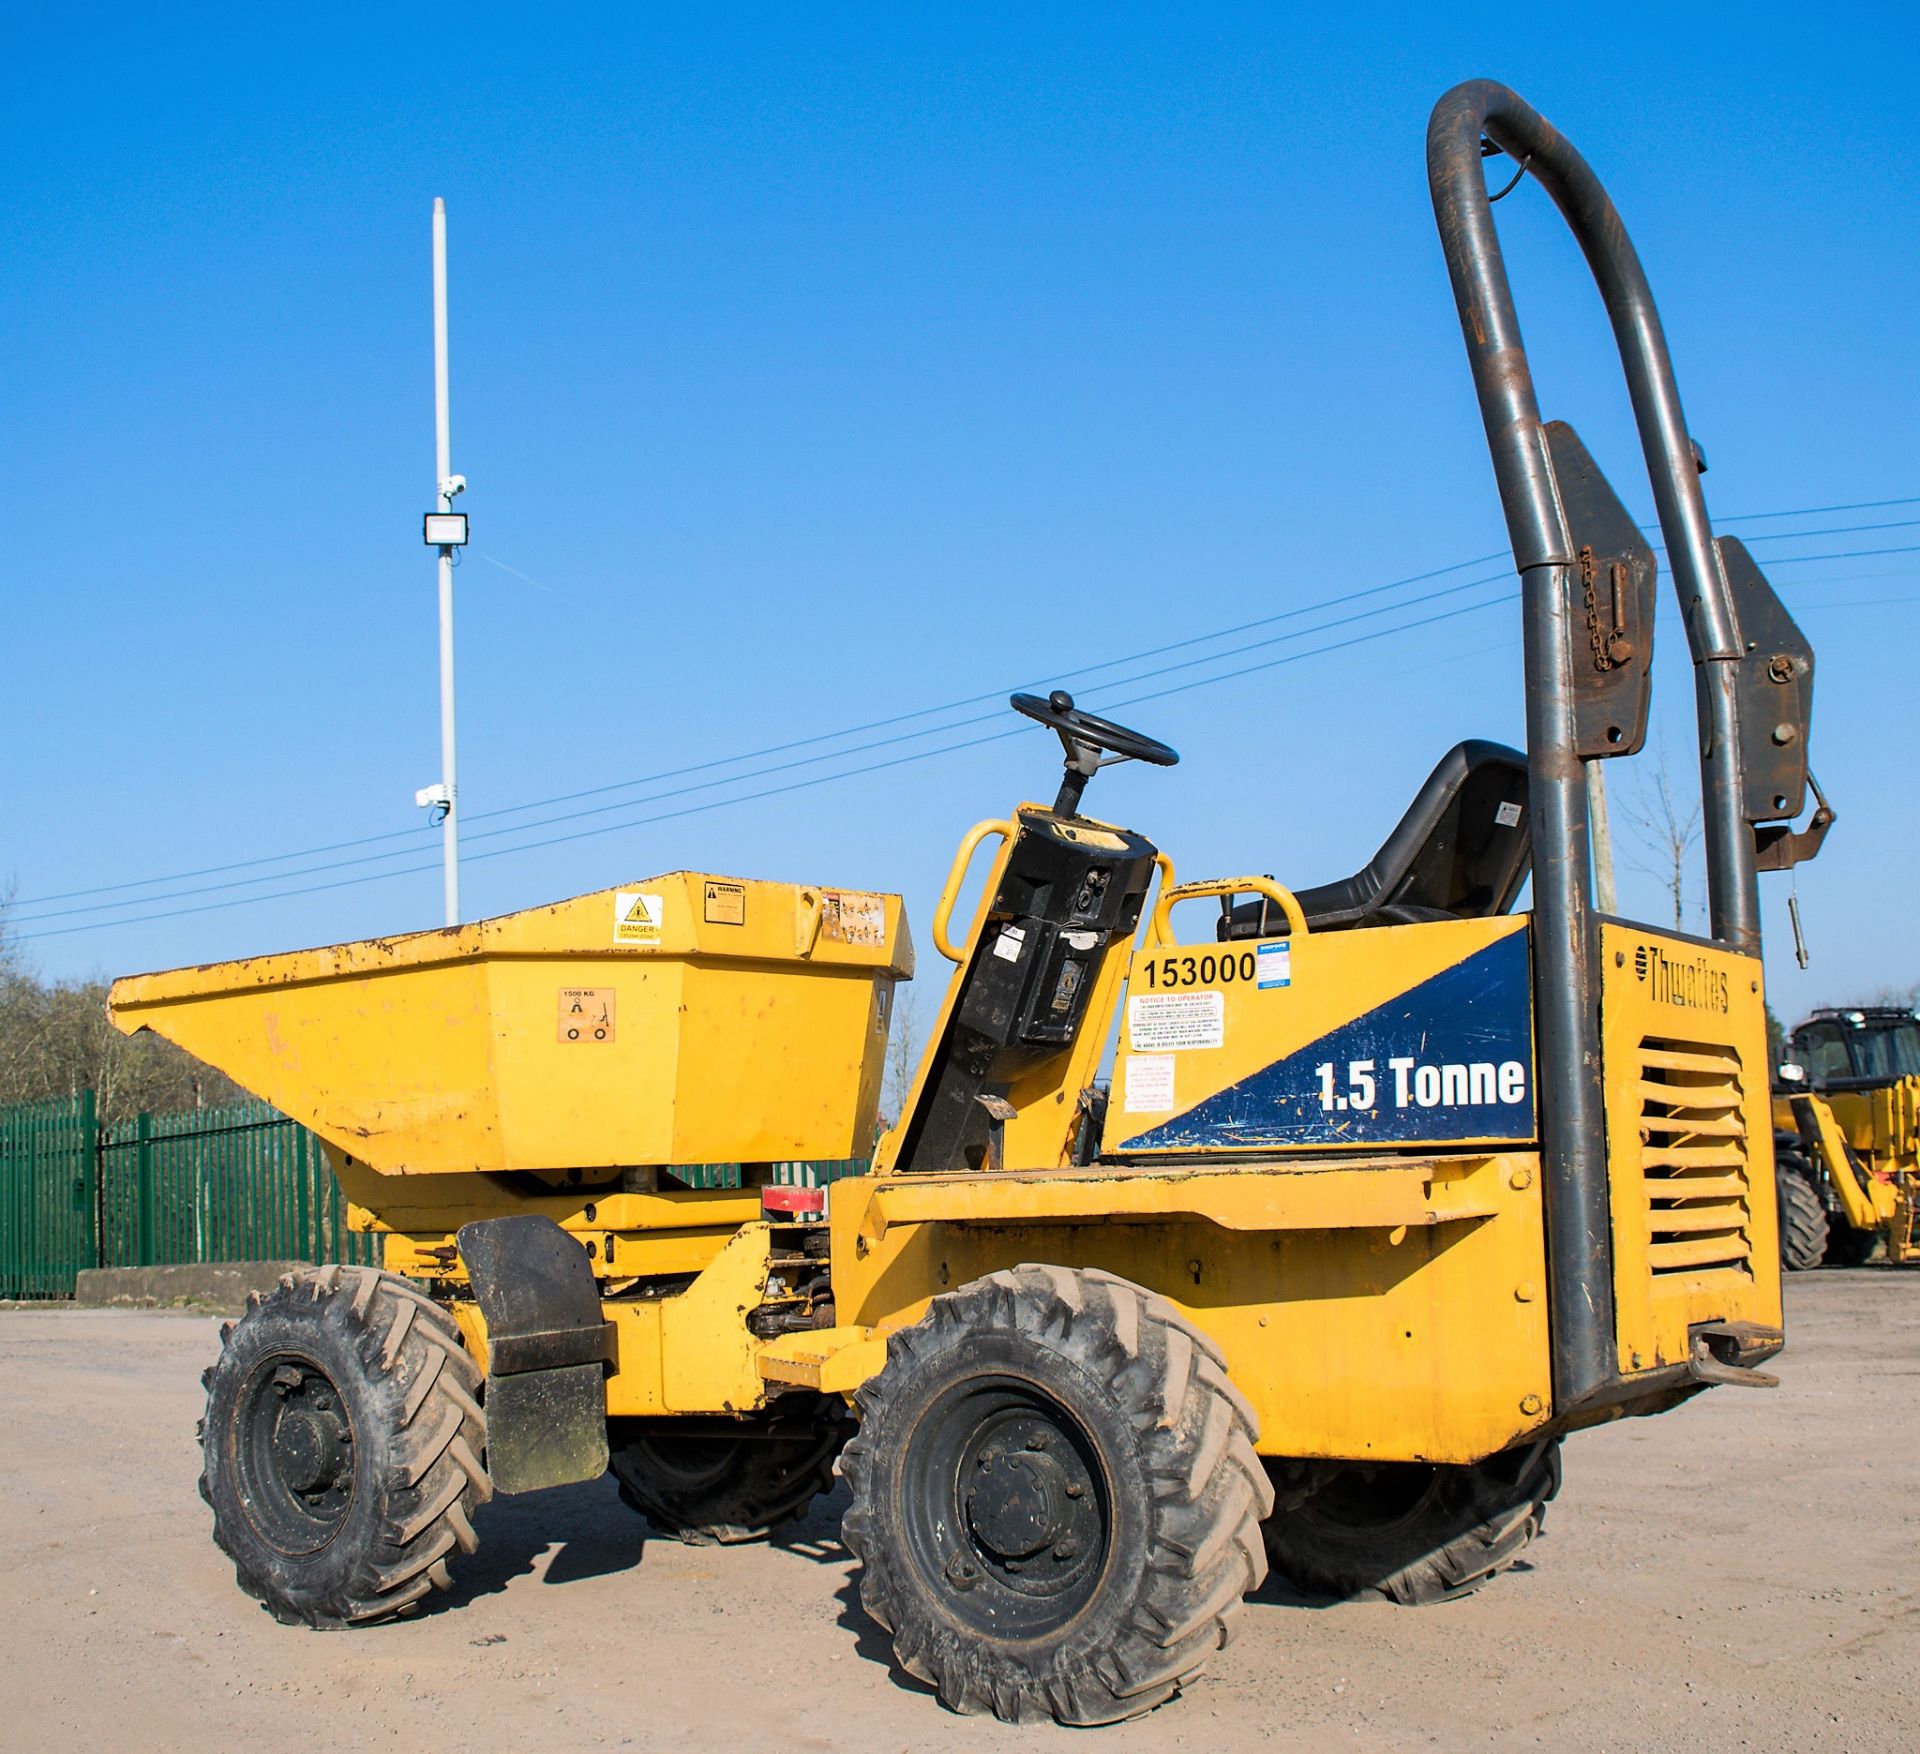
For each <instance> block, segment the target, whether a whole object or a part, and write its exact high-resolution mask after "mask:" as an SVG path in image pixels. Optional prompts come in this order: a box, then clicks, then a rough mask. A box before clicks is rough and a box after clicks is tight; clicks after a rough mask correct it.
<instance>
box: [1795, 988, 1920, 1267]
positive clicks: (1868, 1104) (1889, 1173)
mask: <svg viewBox="0 0 1920 1754" xmlns="http://www.w3.org/2000/svg"><path fill="white" fill-rule="evenodd" d="M1776 1076H1777V1078H1778V1080H1779V1085H1778V1090H1777V1092H1776V1094H1775V1096H1774V1104H1773V1124H1774V1150H1775V1156H1776V1160H1777V1162H1778V1164H1779V1181H1778V1187H1779V1196H1780V1258H1781V1260H1782V1262H1783V1263H1784V1264H1785V1265H1786V1266H1788V1267H1790V1268H1793V1269H1795V1270H1799V1269H1802V1268H1806V1267H1817V1266H1820V1265H1821V1264H1822V1263H1826V1264H1829V1265H1832V1266H1837V1267H1858V1266H1861V1265H1863V1264H1864V1263H1865V1262H1866V1261H1868V1260H1869V1259H1871V1258H1872V1256H1873V1254H1874V1253H1875V1251H1876V1250H1878V1251H1880V1253H1881V1254H1882V1255H1883V1256H1884V1258H1885V1259H1886V1260H1887V1262H1888V1263H1889V1264H1890V1265H1893V1266H1902V1265H1905V1264H1906V1263H1908V1262H1911V1261H1916V1260H1920V1237H1916V1236H1915V1233H1914V1221H1915V1218H1916V1216H1920V1014H1916V1013H1915V1012H1914V1011H1913V1010H1911V1009H1910V1008H1908V1007H1905V1006H1891V1005H1854V1006H1847V1007H1844V1008H1835V1009H1828V1010H1823V1011H1816V1012H1814V1013H1813V1015H1812V1016H1811V1017H1809V1018H1808V1019H1807V1020H1806V1021H1805V1022H1804V1023H1802V1024H1800V1025H1799V1026H1798V1027H1797V1028H1796V1029H1795V1030H1794V1032H1793V1034H1792V1035H1791V1036H1790V1037H1789V1038H1788V1042H1787V1058H1786V1059H1785V1060H1784V1061H1783V1062H1782V1064H1781V1065H1780V1067H1779V1068H1778V1071H1777V1074H1776Z"/></svg>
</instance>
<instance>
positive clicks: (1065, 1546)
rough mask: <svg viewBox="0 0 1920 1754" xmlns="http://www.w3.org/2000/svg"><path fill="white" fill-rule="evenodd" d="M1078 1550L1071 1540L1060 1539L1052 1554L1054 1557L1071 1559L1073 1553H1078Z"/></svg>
mask: <svg viewBox="0 0 1920 1754" xmlns="http://www.w3.org/2000/svg"><path fill="white" fill-rule="evenodd" d="M1079 1551H1080V1549H1079V1548H1078V1547H1076V1546H1075V1545H1074V1544H1073V1543H1072V1542H1071V1541H1062V1542H1061V1543H1060V1545H1059V1546H1057V1547H1056V1548H1054V1550H1053V1556H1054V1558H1056V1559H1071V1558H1072V1557H1073V1556H1074V1554H1076V1553H1078V1552H1079Z"/></svg>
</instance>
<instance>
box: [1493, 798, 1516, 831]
mask: <svg viewBox="0 0 1920 1754" xmlns="http://www.w3.org/2000/svg"><path fill="white" fill-rule="evenodd" d="M1493 819H1494V821H1495V822H1496V823H1498V824H1499V825H1500V827H1502V828H1518V827H1519V826H1520V806H1519V805H1518V804H1513V803H1507V804H1502V805H1501V806H1500V808H1499V809H1498V810H1496V811H1494V813H1493Z"/></svg>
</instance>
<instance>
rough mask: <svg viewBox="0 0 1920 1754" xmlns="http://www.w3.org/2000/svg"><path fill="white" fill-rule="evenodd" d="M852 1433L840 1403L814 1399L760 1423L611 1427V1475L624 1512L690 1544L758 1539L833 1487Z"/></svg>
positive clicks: (790, 1404) (794, 1399)
mask: <svg viewBox="0 0 1920 1754" xmlns="http://www.w3.org/2000/svg"><path fill="white" fill-rule="evenodd" d="M851 1429H852V1421H851V1420H850V1419H849V1418H848V1415H847V1411H846V1404H845V1403H844V1402H843V1401H841V1400H840V1399H838V1397H822V1396H817V1395H805V1396H800V1395H796V1396H791V1397H786V1398H784V1399H783V1400H782V1401H781V1403H780V1405H779V1406H778V1407H777V1408H776V1409H775V1410H774V1411H773V1412H772V1413H771V1414H768V1415H766V1416H765V1417H763V1418H761V1419H759V1420H755V1421H746V1420H741V1421H739V1422H737V1423H732V1424H730V1425H726V1426H722V1425H718V1424H714V1425H707V1424H703V1425H701V1426H698V1427H696V1426H695V1425H693V1423H692V1422H691V1421H688V1420H683V1419H660V1420H631V1421H617V1422H615V1425H614V1428H613V1430H612V1432H611V1433H610V1435H611V1436H612V1438H613V1444H614V1447H613V1454H612V1463H611V1465H612V1470H613V1477H614V1479H615V1480H617V1481H618V1482H619V1484H620V1496H621V1497H622V1498H623V1499H625V1500H626V1502H627V1503H628V1504H629V1505H631V1506H632V1507H633V1508H634V1509H635V1510H637V1511H639V1512H640V1513H641V1515H642V1516H644V1517H645V1518H646V1519H647V1521H648V1522H650V1523H652V1524H653V1526H654V1527H655V1528H656V1529H658V1530H659V1531H660V1532H661V1533H662V1534H664V1535H673V1536H676V1537H677V1538H678V1539H680V1540H682V1541H685V1542H686V1543H687V1544H688V1545H689V1546H693V1547H706V1546H713V1545H716V1544H719V1545H731V1544H733V1543H734V1542H737V1541H754V1540H759V1539H761V1538H762V1537H764V1536H766V1535H767V1534H769V1533H770V1532H771V1531H772V1530H774V1529H777V1528H779V1527H780V1526H781V1525H782V1524H783V1523H790V1522H793V1521H794V1520H795V1519H796V1518H798V1517H801V1516H803V1515H805V1514H806V1509H807V1506H808V1505H810V1504H811V1503H812V1502H813V1501H814V1499H815V1498H816V1497H818V1496H819V1495H820V1494H821V1493H822V1492H825V1491H826V1490H827V1489H828V1488H829V1487H831V1486H832V1484H833V1462H834V1457H835V1456H837V1455H838V1454H839V1453H840V1446H841V1445H842V1444H843V1443H845V1442H846V1438H847V1433H848V1432H849V1431H850V1430H851Z"/></svg>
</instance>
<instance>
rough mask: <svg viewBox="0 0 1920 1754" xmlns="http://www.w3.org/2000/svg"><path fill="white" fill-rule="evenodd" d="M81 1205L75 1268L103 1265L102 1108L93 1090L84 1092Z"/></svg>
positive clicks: (81, 1145) (80, 1139)
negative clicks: (101, 1202) (101, 1198)
mask: <svg viewBox="0 0 1920 1754" xmlns="http://www.w3.org/2000/svg"><path fill="white" fill-rule="evenodd" d="M78 1146H79V1155H80V1187H79V1196H80V1197H79V1198H78V1200H76V1201H75V1204H76V1205H77V1206H78V1207H79V1209H80V1211H79V1217H80V1235H79V1238H78V1243H77V1246H76V1247H75V1249H74V1251H73V1252H74V1271H75V1272H76V1273H77V1272H81V1271H83V1270H84V1269H86V1268H88V1267H97V1266H99V1265H100V1228H101V1226H100V1152H101V1148H102V1141H101V1137H100V1108H99V1103H98V1101H97V1100H96V1098H95V1096H94V1094H93V1092H92V1091H91V1090H85V1091H82V1092H81V1094H80V1137H79V1140H78Z"/></svg>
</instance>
